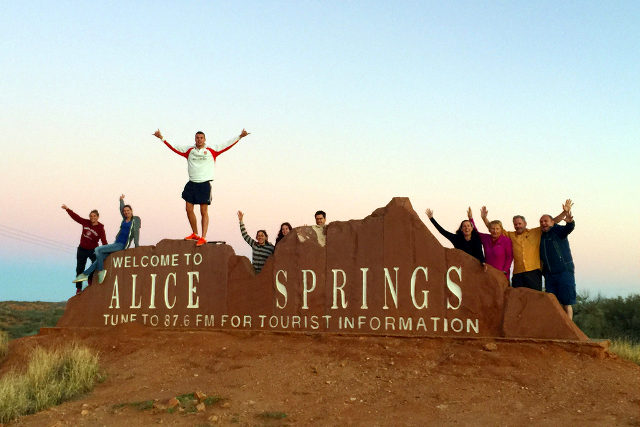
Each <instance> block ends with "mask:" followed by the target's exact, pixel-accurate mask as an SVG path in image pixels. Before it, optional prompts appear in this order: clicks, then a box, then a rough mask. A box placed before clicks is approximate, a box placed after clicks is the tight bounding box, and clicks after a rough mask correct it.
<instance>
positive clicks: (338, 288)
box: [331, 268, 347, 309]
mask: <svg viewBox="0 0 640 427" xmlns="http://www.w3.org/2000/svg"><path fill="white" fill-rule="evenodd" d="M331 272H332V273H333V305H332V306H331V308H332V309H336V308H338V291H340V299H341V300H342V308H347V296H346V295H345V293H344V286H345V285H346V284H347V274H346V273H345V272H344V270H340V269H338V268H334V269H332V270H331ZM338 272H340V274H341V275H342V285H340V286H338Z"/></svg>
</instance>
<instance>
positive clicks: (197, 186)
mask: <svg viewBox="0 0 640 427" xmlns="http://www.w3.org/2000/svg"><path fill="white" fill-rule="evenodd" d="M182 198H183V199H184V200H185V201H186V202H189V203H191V204H192V205H210V204H211V182H210V181H205V182H192V181H189V182H187V185H185V186H184V190H182Z"/></svg>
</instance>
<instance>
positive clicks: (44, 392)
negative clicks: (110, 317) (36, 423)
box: [0, 344, 100, 423]
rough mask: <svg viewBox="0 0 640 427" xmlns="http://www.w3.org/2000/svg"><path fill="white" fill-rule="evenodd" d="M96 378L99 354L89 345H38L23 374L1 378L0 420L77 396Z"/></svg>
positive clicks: (13, 373) (11, 374)
mask: <svg viewBox="0 0 640 427" xmlns="http://www.w3.org/2000/svg"><path fill="white" fill-rule="evenodd" d="M99 379H100V378H99V371H98V356H97V355H96V354H95V353H92V352H91V351H90V350H89V349H88V348H86V347H80V346H78V345H77V344H72V345H69V346H67V347H65V348H62V349H56V350H46V349H43V348H41V347H37V348H36V349H35V350H34V351H33V353H32V354H31V357H30V359H29V363H28V365H27V369H26V371H25V372H24V373H20V374H18V373H15V372H10V373H8V374H6V375H5V376H3V377H2V378H1V379H0V423H6V422H8V421H10V420H12V419H14V418H16V417H18V416H20V415H26V414H32V413H34V412H38V411H40V410H42V409H45V408H48V407H50V406H53V405H57V404H60V403H62V402H64V401H65V400H69V399H71V398H73V397H76V396H78V395H80V394H82V393H85V392H87V391H89V390H91V389H92V388H93V386H94V384H95V382H96V381H97V380H99Z"/></svg>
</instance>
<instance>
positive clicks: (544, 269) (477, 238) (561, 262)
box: [425, 200, 576, 318]
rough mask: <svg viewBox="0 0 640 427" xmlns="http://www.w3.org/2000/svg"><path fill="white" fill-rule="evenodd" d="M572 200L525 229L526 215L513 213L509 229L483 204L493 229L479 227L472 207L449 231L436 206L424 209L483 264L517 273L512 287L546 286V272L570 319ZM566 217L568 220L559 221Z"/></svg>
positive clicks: (573, 296)
mask: <svg viewBox="0 0 640 427" xmlns="http://www.w3.org/2000/svg"><path fill="white" fill-rule="evenodd" d="M572 207H573V202H572V201H571V200H567V201H566V202H565V203H564V204H563V205H562V212H561V213H560V214H559V215H557V216H555V217H552V216H551V215H548V214H545V215H542V216H541V217H540V226H539V227H535V228H532V229H529V228H527V221H526V220H525V218H524V217H523V216H522V215H516V216H514V217H513V227H514V229H515V231H506V230H504V228H503V226H502V222H501V221H499V220H493V221H489V219H488V214H489V211H488V210H487V208H486V207H485V206H483V207H482V208H481V209H480V217H481V218H482V221H483V222H484V224H485V226H486V227H487V229H488V231H489V233H481V232H479V231H478V229H477V227H476V224H475V222H474V220H473V214H472V211H471V208H469V209H468V210H467V218H468V219H465V220H463V221H462V222H461V223H460V226H459V227H458V230H457V231H456V232H455V233H451V232H449V231H447V230H445V229H444V228H442V227H441V226H440V224H438V222H437V221H436V220H435V218H434V217H433V211H432V210H431V209H427V210H426V211H425V213H426V214H427V216H428V217H429V220H430V221H431V223H432V224H433V225H434V227H436V229H437V230H438V231H439V232H440V234H442V235H443V236H444V237H445V238H447V240H449V241H450V242H451V244H452V245H453V247H454V248H456V249H460V250H462V251H464V252H466V253H468V254H469V255H471V256H473V257H475V258H476V259H477V260H478V261H479V262H480V263H482V265H483V266H484V269H485V271H486V270H487V265H490V266H492V267H495V268H496V269H498V270H500V271H502V272H503V273H504V275H505V277H506V278H507V280H508V279H509V277H510V276H511V264H512V263H513V276H511V286H513V287H514V288H518V287H526V288H530V289H535V290H537V291H542V278H543V277H544V284H545V291H546V292H549V293H552V294H554V295H555V296H556V297H557V299H558V301H559V302H560V304H561V305H562V308H563V309H564V310H565V312H566V313H567V315H568V316H569V318H573V308H572V305H574V304H575V303H576V282H575V274H574V271H575V267H574V264H573V257H572V255H571V248H570V247H569V240H568V236H569V234H570V233H571V232H572V231H573V229H574V228H575V223H574V221H573V215H572V214H571V208H572ZM563 220H564V221H565V225H560V224H558V223H559V222H561V221H563Z"/></svg>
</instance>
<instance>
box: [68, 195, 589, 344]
mask: <svg viewBox="0 0 640 427" xmlns="http://www.w3.org/2000/svg"><path fill="white" fill-rule="evenodd" d="M325 233H326V236H324V237H325V239H320V241H322V240H324V243H325V244H324V245H322V244H320V243H319V241H318V240H319V239H318V236H317V235H316V232H315V231H314V229H313V228H312V227H298V228H296V229H294V230H293V231H292V232H291V233H289V235H287V236H286V237H285V238H284V239H283V240H282V241H281V242H280V243H279V244H278V246H277V249H276V251H275V253H274V254H273V255H272V256H271V258H269V260H268V261H267V263H266V264H265V266H264V268H263V270H262V272H261V273H260V274H258V275H255V273H254V271H253V268H252V266H251V264H250V262H249V260H248V259H247V258H246V257H240V256H237V255H235V253H234V251H233V249H232V248H231V247H230V246H228V245H213V244H209V245H205V246H203V247H200V248H197V247H195V245H194V244H193V242H185V241H178V240H163V241H161V242H159V243H158V244H157V245H156V246H153V247H152V246H146V247H139V248H135V249H128V250H124V251H120V252H117V253H114V254H112V255H111V256H110V257H109V258H107V260H106V262H105V266H106V269H107V271H108V273H107V275H106V278H105V280H104V282H103V283H102V284H100V285H99V284H93V285H91V286H90V287H88V288H87V289H86V290H85V291H84V292H83V293H82V294H81V295H79V296H76V297H74V298H71V299H70V300H69V302H68V304H67V309H66V311H65V314H64V315H63V317H62V318H61V319H60V321H59V323H58V326H60V327H100V328H108V327H114V326H117V325H120V324H124V323H132V322H135V323H139V324H142V325H145V326H148V327H151V328H159V329H198V330H202V329H205V330H206V329H216V330H220V329H231V330H265V331H285V332H287V331H290V332H334V333H351V334H354V333H355V334H368V335H369V334H377V335H403V336H459V337H480V336H482V337H487V336H492V337H533V338H559V339H573V340H585V339H586V337H585V336H584V334H582V332H581V331H580V330H579V329H578V328H577V327H576V326H575V325H574V324H573V322H571V321H570V320H569V319H568V318H567V317H566V316H565V315H564V312H563V311H562V309H561V308H560V306H559V305H558V304H557V301H555V297H553V296H552V295H548V294H544V293H541V292H536V291H531V290H528V289H512V288H509V286H508V283H507V281H506V279H505V278H504V275H503V274H502V273H501V272H499V271H497V270H495V269H492V268H491V267H489V271H487V272H484V270H483V268H482V266H481V265H480V263H479V262H478V261H477V260H476V259H475V258H473V257H471V256H469V255H467V254H466V253H464V252H462V251H459V250H455V249H446V248H444V247H442V245H440V243H439V242H438V241H437V240H436V239H435V237H434V236H433V235H432V234H431V233H430V231H429V230H428V229H427V227H426V226H425V225H424V223H422V221H421V220H420V218H419V217H418V216H417V214H416V213H415V212H414V211H413V209H412V207H411V204H410V202H409V200H408V199H406V198H394V199H393V200H392V201H391V202H390V203H389V204H388V205H387V206H386V207H385V208H380V209H378V210H376V211H375V212H373V214H372V215H370V216H368V217H366V218H364V219H363V220H352V221H346V222H333V223H331V224H329V225H328V226H327V227H326V228H325Z"/></svg>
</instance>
